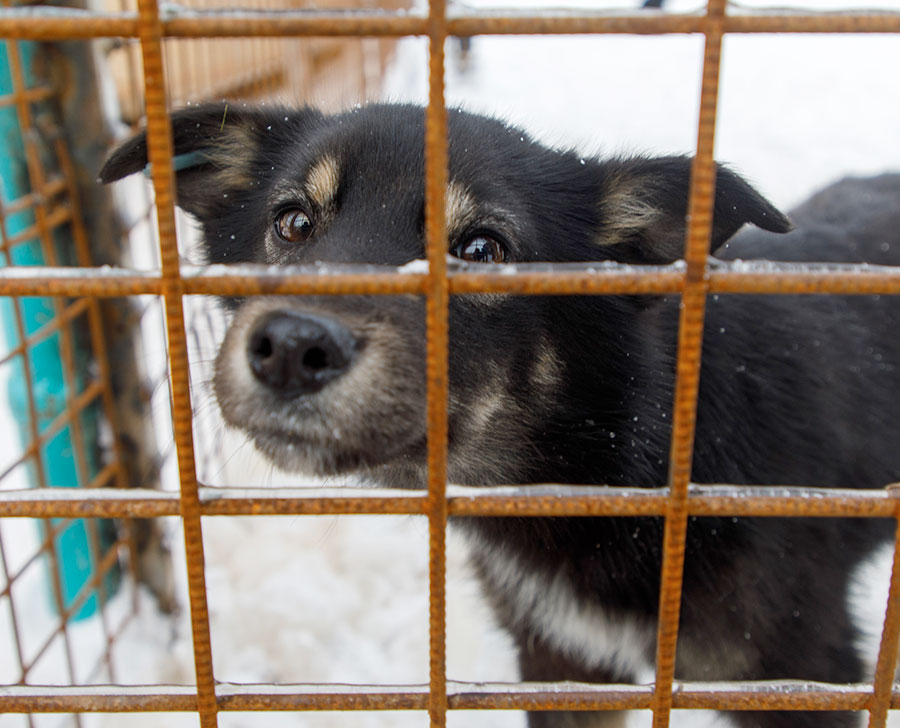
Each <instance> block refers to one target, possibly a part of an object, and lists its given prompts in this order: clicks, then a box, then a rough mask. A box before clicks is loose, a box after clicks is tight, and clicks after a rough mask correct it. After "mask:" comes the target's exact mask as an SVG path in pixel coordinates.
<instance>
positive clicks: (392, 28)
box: [0, 8, 900, 40]
mask: <svg viewBox="0 0 900 728" xmlns="http://www.w3.org/2000/svg"><path fill="white" fill-rule="evenodd" d="M703 23H704V21H703V17H702V16H700V15H656V14H651V13H645V14H643V15H631V16H629V15H610V14H608V13H596V14H591V13H588V12H577V13H573V12H563V11H548V12H545V13H541V14H518V15H516V14H513V13H504V14H503V15H489V14H481V15H467V16H465V17H455V18H450V19H449V20H448V21H447V26H446V33H447V35H448V36H472V35H542V34H558V35H576V34H592V35H596V34H602V33H609V34H621V33H628V34H635V35H661V34H666V33H679V34H685V33H701V32H703V27H704V24H703ZM161 27H162V35H163V37H184V38H200V37H209V38H212V37H216V38H225V37H231V38H237V37H252V36H265V37H293V36H321V37H327V36H369V37H403V36H411V35H420V36H424V35H428V22H427V18H425V17H422V16H416V15H409V14H406V13H392V12H371V11H357V12H353V13H346V12H345V13H336V12H333V11H263V10H240V11H228V10H215V11H203V10H195V9H190V10H181V11H179V10H174V9H173V10H170V11H167V13H166V16H165V17H164V18H162V19H161ZM722 29H723V32H725V33H744V34H748V33H779V32H784V33H897V32H900V13H898V12H896V11H883V12H855V13H854V12H850V13H818V14H811V13H800V12H791V11H784V12H777V13H765V14H763V13H759V14H757V13H754V14H748V15H728V16H726V17H725V19H724V21H723V26H722ZM0 35H3V36H6V37H10V38H19V39H28V40H73V39H90V38H112V37H118V38H135V37H138V35H139V25H138V20H137V15H136V14H135V13H132V12H118V13H101V12H90V11H77V10H62V9H60V8H28V9H27V11H26V10H23V9H20V8H7V9H4V10H3V11H2V12H0Z"/></svg>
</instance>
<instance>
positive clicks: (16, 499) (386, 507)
mask: <svg viewBox="0 0 900 728" xmlns="http://www.w3.org/2000/svg"><path fill="white" fill-rule="evenodd" d="M895 492H896V491H895V489H894V488H888V489H885V490H840V489H831V488H801V487H782V486H735V485H716V486H700V485H692V486H691V488H690V493H689V496H688V512H689V513H690V514H691V515H694V516H758V517H809V518H827V517H847V518H891V517H894V516H895V515H896V513H897V511H898V506H900V498H896V497H894V493H895ZM447 494H448V502H449V511H450V514H451V515H453V516H566V515H569V516H661V515H663V514H664V513H665V511H666V499H667V498H668V495H669V494H668V489H667V488H619V487H616V488H612V487H604V486H579V485H552V484H540V485H525V486H496V487H484V488H473V487H463V486H449V488H448V491H447ZM200 503H201V513H202V515H204V516H258V515H326V514H402V515H417V514H423V513H425V512H426V507H427V505H426V498H425V492H424V491H406V490H388V489H381V488H379V489H373V488H351V487H347V488H316V487H309V488H214V487H208V486H207V487H201V489H200ZM180 508H181V507H180V502H179V496H178V493H176V492H173V491H158V490H148V489H141V488H134V489H119V488H98V489H85V488H36V489H29V490H8V491H0V518H23V517H25V518H45V517H54V518H61V517H68V518H129V517H130V518H155V517H160V516H178V515H180V513H181V509H180Z"/></svg>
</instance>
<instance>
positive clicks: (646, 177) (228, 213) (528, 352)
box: [101, 105, 900, 728]
mask: <svg viewBox="0 0 900 728" xmlns="http://www.w3.org/2000/svg"><path fill="white" fill-rule="evenodd" d="M423 126H424V121H423V113H422V110H421V109H418V108H413V107H407V106H390V105H385V106H371V107H367V108H363V109H358V110H355V111H352V112H349V113H345V114H340V115H336V116H324V115H322V114H320V113H318V112H317V111H314V110H309V109H304V110H299V111H297V110H279V109H271V108H267V109H249V108H231V109H229V110H228V112H227V114H226V113H225V108H224V107H223V106H222V105H209V106H203V107H199V108H192V109H186V110H183V111H180V112H178V113H176V114H175V115H174V117H173V133H174V140H175V151H176V154H178V155H179V157H178V161H179V166H180V167H181V168H182V169H181V171H179V173H178V176H177V184H178V204H179V205H180V206H181V207H182V208H184V209H185V210H186V211H187V212H189V213H191V214H192V215H193V216H195V217H196V218H197V219H198V220H199V221H200V223H201V225H202V228H203V235H204V239H205V246H206V247H205V250H206V254H207V256H208V259H209V261H210V262H215V263H231V262H239V261H249V262H256V263H270V264H271V263H274V264H286V263H307V262H311V261H329V262H339V263H343V262H354V263H373V264H384V265H392V266H401V265H404V264H406V263H408V262H410V261H412V260H414V259H419V258H422V257H424V241H423V204H424V203H423V191H424V182H423V144H424V142H423ZM449 128H450V182H449V186H448V189H447V213H448V227H449V238H450V242H449V252H450V253H451V254H452V255H454V256H456V257H458V258H461V259H463V260H466V261H473V262H479V263H485V264H499V263H505V262H513V263H527V262H533V261H589V260H614V261H620V262H627V263H635V264H640V263H658V262H668V261H672V260H675V259H677V258H679V257H681V254H682V247H683V240H684V235H685V222H684V219H685V212H686V200H687V190H688V178H689V168H690V160H688V159H686V158H681V157H667V158H659V159H650V158H632V159H614V160H609V161H598V160H595V159H580V158H579V157H578V156H577V155H576V154H574V153H570V152H565V151H555V150H551V149H547V148H545V147H543V146H541V145H539V144H537V143H535V142H534V141H532V140H531V139H530V138H529V137H528V136H527V135H526V134H524V133H523V132H522V131H520V130H518V129H515V128H512V127H509V126H506V125H504V124H503V123H500V122H498V121H493V120H490V119H486V118H483V117H480V116H475V115H472V114H468V113H462V112H452V113H451V115H450V127H449ZM146 163H147V157H146V141H145V138H144V136H143V135H138V136H137V137H135V138H134V139H132V140H130V141H129V142H127V143H125V144H124V145H123V146H122V147H121V148H119V149H118V150H117V151H116V152H115V153H114V154H113V155H112V157H111V158H110V159H109V161H108V162H107V164H106V166H105V167H104V169H103V171H102V173H101V178H102V180H103V181H104V182H110V181H112V180H116V179H119V178H121V177H124V176H126V175H128V174H131V173H133V172H137V171H139V170H141V169H143V168H144V166H145V164H146ZM793 218H794V221H795V222H796V225H797V229H796V230H795V231H794V232H791V233H789V234H787V235H774V234H772V233H787V232H788V231H789V229H790V223H789V222H788V220H787V218H785V216H784V215H782V214H781V213H780V212H779V211H778V210H776V209H775V208H774V207H773V206H772V205H771V204H769V203H768V202H767V201H766V200H765V199H763V198H762V197H761V196H760V195H759V194H758V193H757V192H756V191H755V190H753V189H752V188H751V187H750V186H749V185H748V184H747V183H746V182H744V181H743V180H742V179H741V178H740V177H738V176H737V175H736V174H734V173H733V172H730V171H729V170H727V169H724V168H720V169H719V170H718V173H717V183H716V202H715V219H714V225H713V228H714V229H713V233H712V248H713V250H718V251H719V252H720V253H724V254H726V255H727V256H730V257H741V258H758V257H767V258H773V259H779V260H807V259H809V260H857V261H868V262H872V263H894V264H896V263H898V262H900V234H898V231H900V176H883V177H880V178H876V179H872V180H855V181H854V180H850V181H845V182H842V183H840V184H839V185H836V186H834V187H832V188H829V189H828V190H826V191H825V192H823V193H821V194H820V195H818V196H816V197H814V198H813V199H812V200H810V201H809V202H808V203H806V204H805V205H804V206H802V207H800V208H799V209H798V210H796V212H795V213H794V215H793ZM744 223H752V224H753V225H755V226H757V227H758V228H762V229H763V230H765V231H770V232H763V230H751V231H748V232H747V233H744V234H741V235H739V236H737V237H735V238H732V236H733V235H734V234H735V233H736V232H737V231H738V229H739V228H740V227H741V226H742V225H744ZM726 241H730V242H726ZM723 246H726V247H725V248H723ZM726 248H727V249H726ZM232 305H233V307H234V319H233V322H232V324H231V326H230V330H229V332H228V334H227V336H226V339H225V341H224V343H223V345H222V349H221V352H220V354H219V356H218V359H217V362H216V375H215V390H216V394H217V398H218V400H219V403H220V405H221V408H222V412H223V414H224V417H225V419H226V420H227V421H228V422H229V423H230V424H231V425H234V426H235V427H238V428H241V429H242V430H243V431H244V432H246V433H247V434H248V435H249V436H250V438H251V439H252V440H253V441H254V442H255V443H256V445H257V446H258V447H259V449H260V450H262V451H263V452H264V453H265V454H266V455H268V457H269V458H271V459H272V460H273V461H274V462H275V463H277V464H279V465H280V466H282V467H285V468H292V469H295V470H298V471H304V472H307V473H314V474H318V475H328V474H333V473H345V472H349V471H354V472H359V473H362V474H364V475H365V476H367V477H369V478H370V479H372V480H373V481H375V482H377V483H383V484H389V485H392V486H397V485H402V486H406V487H421V486H422V484H423V482H424V478H425V466H424V454H425V409H424V391H425V373H424V368H425V367H424V323H423V321H424V311H423V308H424V307H423V304H422V301H421V300H420V299H418V298H415V297H411V296H410V297H403V296H397V297H362V296H345V297H265V298H251V299H247V300H245V301H244V302H236V303H233V304H232ZM677 309H678V300H677V297H675V296H669V297H649V296H644V297H641V296H584V297H570V296H566V297H516V296H500V295H467V296H458V297H454V298H453V300H452V301H451V304H450V326H451V331H450V334H451V346H450V352H449V356H450V400H449V410H450V411H449V433H450V435H449V474H450V479H451V480H452V481H453V482H455V483H460V484H469V485H482V484H501V483H542V482H562V483H578V484H607V485H644V486H647V487H654V486H660V485H663V484H665V482H666V475H667V467H668V445H669V436H670V421H671V403H672V393H673V380H674V363H673V360H674V351H675V336H676V328H677ZM898 316H900V305H898V301H897V300H896V299H894V298H891V297H880V298H879V297H877V296H873V297H835V296H811V297H801V296H770V297H763V296H740V295H735V296H713V297H711V299H710V301H709V309H708V320H707V326H706V337H705V340H704V347H703V369H702V377H701V389H700V401H699V413H698V422H697V434H696V446H695V454H694V461H693V478H694V480H695V481H696V482H700V483H739V484H789V485H816V486H828V487H855V488H875V487H881V486H884V485H885V484H887V483H890V482H893V481H896V480H898V479H900V439H898V436H900V414H898V407H897V406H896V402H895V401H892V396H893V395H894V393H895V392H897V391H900V367H898V365H900V337H898V335H897V329H896V325H895V323H896V321H897V320H898ZM462 525H463V527H465V528H466V529H467V530H469V531H470V532H471V534H472V535H473V537H474V541H475V544H476V548H475V560H476V565H477V568H478V570H479V573H480V575H481V577H482V579H483V582H484V585H485V587H486V589H487V591H488V593H489V595H490V597H491V599H492V600H493V602H494V604H495V606H496V608H497V610H498V613H499V615H500V616H501V619H502V621H503V623H504V624H505V625H506V626H507V627H508V629H509V630H510V631H511V632H512V634H513V635H514V637H515V638H516V640H517V641H518V644H519V646H520V654H521V668H522V677H523V678H524V679H526V680H561V679H573V680H582V681H591V682H604V683H606V682H628V681H633V680H634V679H635V676H636V675H637V674H638V673H639V672H640V671H641V670H644V669H646V668H647V667H649V666H651V665H652V662H653V657H654V647H655V645H654V643H655V627H656V612H657V606H658V597H659V581H660V551H661V534H662V523H661V521H660V519H656V518H557V519H549V518H517V519H501V518H477V519H469V520H468V521H466V522H464V523H463V524H462ZM892 527H893V524H892V522H891V521H889V520H877V519H875V520H873V519H860V520H851V519H784V518H782V519H765V518H744V519H732V518H701V519H692V520H691V522H690V524H689V531H688V544H687V556H686V563H685V574H684V594H683V607H682V616H681V631H680V638H679V643H678V661H677V677H679V678H680V679H685V680H734V679H779V678H794V679H805V680H823V681H829V682H838V683H841V682H852V681H857V680H861V679H863V678H864V670H863V664H862V661H861V659H860V657H859V655H857V653H856V651H855V645H854V641H855V639H856V636H857V633H856V628H855V627H854V625H853V624H852V622H851V619H850V616H849V612H848V608H847V603H846V602H847V591H848V583H849V581H850V578H851V574H852V571H853V569H854V567H855V566H856V565H857V564H858V563H859V562H860V561H861V560H862V559H864V558H865V557H866V556H867V555H868V554H869V553H870V552H871V551H872V549H873V548H874V547H875V546H876V545H877V544H879V543H881V542H882V541H883V540H884V539H885V538H887V537H889V535H890V534H891V533H892ZM530 718H531V721H530V722H531V725H532V726H540V725H554V726H563V725H570V726H587V725H598V726H599V725H603V726H610V725H618V724H619V723H620V722H621V720H622V715H621V714H615V713H552V712H547V713H534V714H532V715H531V716H530ZM734 720H736V721H737V722H738V723H740V724H741V725H742V726H757V725H765V726H792V727H793V728H798V727H800V726H850V725H852V724H854V716H853V715H852V714H848V713H827V712H826V713H779V712H770V713H759V712H744V713H735V714H734Z"/></svg>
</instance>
